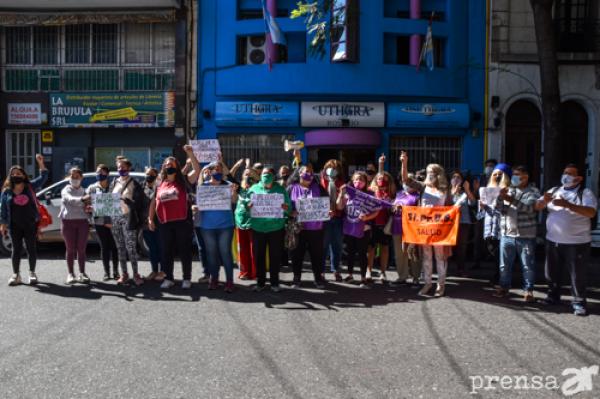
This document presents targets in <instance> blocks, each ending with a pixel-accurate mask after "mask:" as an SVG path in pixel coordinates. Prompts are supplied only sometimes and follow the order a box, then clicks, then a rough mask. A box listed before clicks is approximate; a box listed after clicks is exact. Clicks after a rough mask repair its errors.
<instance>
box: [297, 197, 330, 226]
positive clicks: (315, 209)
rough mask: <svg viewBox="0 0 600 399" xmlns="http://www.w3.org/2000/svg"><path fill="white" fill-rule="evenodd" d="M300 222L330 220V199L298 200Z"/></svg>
mask: <svg viewBox="0 0 600 399" xmlns="http://www.w3.org/2000/svg"><path fill="white" fill-rule="evenodd" d="M296 210H297V211H298V222H301V223H303V222H324V221H327V220H329V197H316V198H299V199H297V200H296Z"/></svg>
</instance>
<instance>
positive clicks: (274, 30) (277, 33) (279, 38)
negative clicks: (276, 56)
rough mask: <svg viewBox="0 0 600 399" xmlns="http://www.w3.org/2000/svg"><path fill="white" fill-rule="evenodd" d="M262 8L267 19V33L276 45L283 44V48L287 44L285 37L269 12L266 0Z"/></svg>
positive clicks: (263, 0) (263, 1)
mask: <svg viewBox="0 0 600 399" xmlns="http://www.w3.org/2000/svg"><path fill="white" fill-rule="evenodd" d="M262 8H263V17H264V19H265V25H266V29H267V33H269V34H270V35H271V41H272V42H273V43H275V44H281V45H282V46H286V45H287V42H286V40H285V36H284V34H283V33H282V32H281V29H280V28H279V25H277V22H276V21H275V18H273V16H272V15H271V13H270V12H269V10H267V6H266V4H265V0H262Z"/></svg>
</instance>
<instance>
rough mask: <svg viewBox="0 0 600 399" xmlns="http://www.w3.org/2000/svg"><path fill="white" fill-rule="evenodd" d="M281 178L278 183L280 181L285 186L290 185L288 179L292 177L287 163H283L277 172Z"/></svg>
mask: <svg viewBox="0 0 600 399" xmlns="http://www.w3.org/2000/svg"><path fill="white" fill-rule="evenodd" d="M277 175H278V177H279V179H278V180H277V183H279V184H280V185H281V186H283V187H287V186H288V179H289V178H290V175H291V173H290V167H289V166H287V165H281V166H280V167H279V173H278V174H277Z"/></svg>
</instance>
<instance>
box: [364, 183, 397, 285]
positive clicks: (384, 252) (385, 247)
mask: <svg viewBox="0 0 600 399" xmlns="http://www.w3.org/2000/svg"><path fill="white" fill-rule="evenodd" d="M370 190H371V191H372V192H373V194H374V196H375V197H376V198H378V199H380V200H384V201H387V202H392V201H393V199H394V198H395V197H396V184H395V183H394V178H393V177H392V175H391V174H389V173H388V172H379V173H377V175H375V178H374V179H373V181H372V182H371V186H370ZM390 210H391V209H390V208H382V209H381V210H380V211H379V212H377V216H376V217H375V219H374V220H373V226H372V230H371V242H370V243H369V252H368V259H369V261H368V267H367V281H370V280H371V272H372V270H373V264H374V263H375V250H376V249H377V246H379V248H380V256H379V270H380V272H381V273H380V280H381V282H383V283H385V282H386V281H387V275H386V270H387V266H388V262H389V255H390V244H391V241H392V238H391V236H389V235H387V234H385V233H384V232H383V229H384V227H385V225H386V224H387V222H388V219H389V218H390V216H391V214H390Z"/></svg>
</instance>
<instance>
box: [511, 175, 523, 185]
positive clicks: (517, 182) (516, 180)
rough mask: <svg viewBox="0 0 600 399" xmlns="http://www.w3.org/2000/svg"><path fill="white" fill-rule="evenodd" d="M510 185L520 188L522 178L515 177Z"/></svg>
mask: <svg viewBox="0 0 600 399" xmlns="http://www.w3.org/2000/svg"><path fill="white" fill-rule="evenodd" d="M510 184H512V185H513V186H515V187H518V186H520V185H521V176H513V177H511V178H510Z"/></svg>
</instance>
